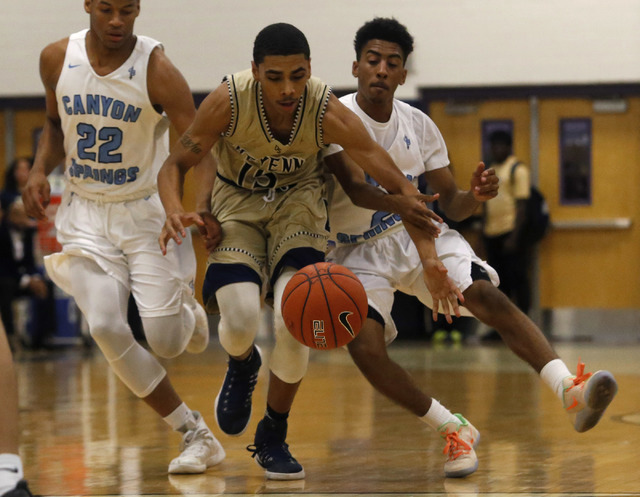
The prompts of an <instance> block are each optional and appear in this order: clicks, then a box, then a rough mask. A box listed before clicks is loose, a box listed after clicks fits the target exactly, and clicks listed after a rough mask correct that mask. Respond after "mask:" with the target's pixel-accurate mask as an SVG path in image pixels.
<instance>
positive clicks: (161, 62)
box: [147, 47, 219, 250]
mask: <svg viewBox="0 0 640 497" xmlns="http://www.w3.org/2000/svg"><path fill="white" fill-rule="evenodd" d="M147 86H148V88H149V97H150V98H151V102H152V103H153V104H154V105H156V106H160V107H161V108H162V109H163V110H164V112H166V114H167V116H168V117H169V120H170V121H171V124H172V125H173V127H174V128H175V130H176V131H177V132H178V134H180V135H182V134H183V133H185V132H186V131H187V129H188V127H189V126H190V125H191V123H192V122H193V120H194V118H195V115H196V108H195V104H194V102H193V96H192V95H191V90H190V89H189V86H188V84H187V82H186V80H185V79H184V77H183V76H182V74H181V73H180V71H179V70H178V69H177V68H176V67H175V66H174V65H173V63H172V62H171V61H170V60H169V58H168V57H167V56H166V55H165V53H164V50H162V49H161V48H160V47H157V48H156V49H155V50H154V51H153V53H152V54H151V57H150V59H149V71H148V75H147ZM185 173H186V171H183V172H182V173H181V175H180V176H179V186H178V188H179V190H178V191H179V198H180V201H181V202H180V205H182V194H183V186H184V177H185ZM215 173H216V164H215V161H214V160H213V157H212V156H211V154H210V153H206V154H204V155H203V156H202V159H201V160H200V161H199V162H198V163H197V164H196V165H195V166H194V168H193V173H192V174H193V175H194V176H195V178H194V184H195V185H197V191H196V197H197V202H198V204H202V203H203V201H204V200H203V199H205V198H206V197H207V196H209V197H210V195H211V190H212V189H213V179H214V178H215ZM158 183H160V176H158ZM194 223H195V224H196V225H197V226H198V229H199V231H200V233H201V235H202V236H203V238H204V240H205V244H206V245H209V244H211V243H212V239H214V238H215V236H216V235H219V232H218V233H212V228H211V227H210V226H209V224H207V225H205V223H204V222H203V221H202V218H201V216H198V215H196V214H195V213H190V214H186V215H185V220H184V222H183V223H182V224H183V228H182V230H180V234H181V236H182V238H184V237H185V236H186V232H185V230H184V226H188V225H189V224H194ZM182 238H181V237H177V238H174V240H175V241H176V243H178V244H180V243H182ZM217 241H218V240H217V239H216V240H215V242H216V243H217ZM163 250H164V249H163Z"/></svg>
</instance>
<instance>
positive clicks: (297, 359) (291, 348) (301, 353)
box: [270, 267, 309, 383]
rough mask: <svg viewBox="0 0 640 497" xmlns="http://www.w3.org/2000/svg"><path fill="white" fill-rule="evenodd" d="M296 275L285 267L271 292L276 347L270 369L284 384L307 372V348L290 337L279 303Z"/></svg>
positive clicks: (294, 380)
mask: <svg viewBox="0 0 640 497" xmlns="http://www.w3.org/2000/svg"><path fill="white" fill-rule="evenodd" d="M295 273H296V270H295V269H293V268H291V267H287V268H285V269H284V270H283V271H282V274H281V275H280V277H279V278H278V280H277V281H276V284H275V287H274V291H273V315H274V316H273V317H274V328H275V335H276V345H275V347H274V348H273V353H272V354H271V359H270V369H271V371H272V372H273V374H275V375H276V376H277V377H278V378H280V379H281V380H282V381H284V382H285V383H297V382H299V381H300V380H301V379H302V378H303V377H304V375H305V374H306V372H307V366H308V364H309V348H308V347H305V346H304V345H302V344H301V343H300V342H298V341H297V340H296V339H295V338H293V337H292V336H291V333H289V330H287V327H286V326H285V324H284V320H283V319H282V311H281V309H280V303H281V302H282V294H283V293H284V287H285V286H286V285H287V283H288V282H289V280H290V279H291V278H292V277H293V275H294V274H295Z"/></svg>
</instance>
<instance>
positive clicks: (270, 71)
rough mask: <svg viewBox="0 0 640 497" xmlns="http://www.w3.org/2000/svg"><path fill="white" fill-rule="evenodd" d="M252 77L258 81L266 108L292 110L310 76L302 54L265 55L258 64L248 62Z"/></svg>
mask: <svg viewBox="0 0 640 497" xmlns="http://www.w3.org/2000/svg"><path fill="white" fill-rule="evenodd" d="M251 68H252V70H253V77H254V78H255V79H256V80H258V81H259V82H260V84H261V85H262V101H263V103H264V105H265V107H267V110H271V111H275V112H278V113H282V114H292V113H293V112H295V110H296V108H297V107H298V101H299V100H300V97H301V96H302V93H303V92H304V87H305V85H306V84H307V81H309V78H310V77H311V60H309V59H306V58H305V57H304V55H303V54H295V55H267V56H266V57H265V58H264V61H263V62H261V63H260V64H259V65H256V63H255V62H252V63H251Z"/></svg>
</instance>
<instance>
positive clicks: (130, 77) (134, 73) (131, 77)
mask: <svg viewBox="0 0 640 497" xmlns="http://www.w3.org/2000/svg"><path fill="white" fill-rule="evenodd" d="M135 75H136V70H135V69H134V68H133V66H131V67H130V68H129V79H133V77H134V76H135Z"/></svg>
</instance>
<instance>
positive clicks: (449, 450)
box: [442, 431, 471, 460]
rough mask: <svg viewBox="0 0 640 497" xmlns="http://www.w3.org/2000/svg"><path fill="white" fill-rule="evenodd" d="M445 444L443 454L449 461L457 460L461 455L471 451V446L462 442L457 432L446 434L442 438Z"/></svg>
mask: <svg viewBox="0 0 640 497" xmlns="http://www.w3.org/2000/svg"><path fill="white" fill-rule="evenodd" d="M444 439H445V440H446V442H447V444H446V445H445V446H444V450H443V451H442V453H443V454H445V455H448V456H449V460H455V459H458V457H460V456H461V455H463V454H468V453H469V452H470V451H471V445H469V444H468V443H467V442H465V441H464V440H462V439H461V438H460V436H459V435H458V432H457V431H454V432H451V433H447V436H446V437H444Z"/></svg>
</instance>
